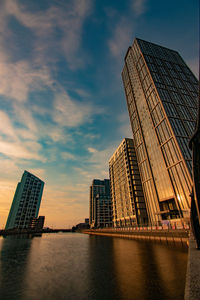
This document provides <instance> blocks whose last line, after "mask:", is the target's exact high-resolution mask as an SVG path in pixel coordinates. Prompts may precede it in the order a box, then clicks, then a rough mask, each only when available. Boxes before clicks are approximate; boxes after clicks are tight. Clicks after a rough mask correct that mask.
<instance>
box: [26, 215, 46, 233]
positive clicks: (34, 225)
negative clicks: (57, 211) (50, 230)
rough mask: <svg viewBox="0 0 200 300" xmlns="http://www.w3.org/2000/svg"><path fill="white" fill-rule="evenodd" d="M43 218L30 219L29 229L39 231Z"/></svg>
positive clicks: (42, 224)
mask: <svg viewBox="0 0 200 300" xmlns="http://www.w3.org/2000/svg"><path fill="white" fill-rule="evenodd" d="M44 220H45V216H39V217H38V218H35V217H33V218H31V219H30V223H29V228H30V229H33V230H41V229H43V227H44Z"/></svg>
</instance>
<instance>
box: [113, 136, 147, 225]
mask: <svg viewBox="0 0 200 300" xmlns="http://www.w3.org/2000/svg"><path fill="white" fill-rule="evenodd" d="M109 173H110V186H111V196H112V205H113V224H114V227H124V226H137V225H144V224H147V223H148V217H147V211H146V205H145V200H144V194H143V190H142V183H141V179H140V173H139V169H138V163H137V158H136V153H135V148H134V144H133V140H132V139H128V138H125V139H123V141H122V142H121V144H120V145H119V147H118V148H117V150H116V151H115V153H114V154H113V156H112V157H111V159H110V161H109Z"/></svg>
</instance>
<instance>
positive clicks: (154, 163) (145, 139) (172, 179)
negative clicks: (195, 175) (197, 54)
mask: <svg viewBox="0 0 200 300" xmlns="http://www.w3.org/2000/svg"><path fill="white" fill-rule="evenodd" d="M122 78H123V84H124V89H125V94H126V100H127V105H128V111H129V117H130V121H131V126H132V131H133V140H134V146H135V150H136V155H137V161H138V166H139V171H140V175H141V181H142V186H143V191H144V196H145V201H146V206H147V211H148V216H149V220H150V222H151V223H154V222H157V221H160V220H162V219H169V220H170V219H174V218H182V217H183V218H188V217H189V207H190V193H191V190H192V176H191V175H192V153H191V151H190V149H189V147H188V141H189V138H190V136H191V135H192V133H193V131H194V129H195V122H196V117H197V103H198V81H197V79H196V78H195V76H194V75H193V73H192V72H191V71H190V69H189V68H188V67H187V65H186V64H185V62H184V61H183V59H182V58H181V56H180V55H179V54H178V52H176V51H174V50H170V49H167V48H165V47H161V46H158V45H155V44H152V43H149V42H146V41H143V40H141V39H135V41H134V43H133V45H132V47H129V49H128V51H127V54H126V56H125V65H124V68H123V71H122Z"/></svg>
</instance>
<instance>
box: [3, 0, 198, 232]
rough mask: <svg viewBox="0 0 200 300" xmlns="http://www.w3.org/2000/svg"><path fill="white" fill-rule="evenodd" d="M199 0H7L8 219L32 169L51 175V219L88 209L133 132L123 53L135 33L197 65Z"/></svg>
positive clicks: (67, 219)
mask: <svg viewBox="0 0 200 300" xmlns="http://www.w3.org/2000/svg"><path fill="white" fill-rule="evenodd" d="M198 2H199V1H198V0H190V1H188V0H168V1H159V0H146V1H145V0H28V1H27V0H18V1H17V0H1V1H0V228H2V227H4V226H5V222H6V219H7V216H8V213H9V209H10V205H11V203H12V200H13V195H14V192H15V189H16V185H17V182H18V181H20V179H21V176H22V173H23V171H24V170H28V171H30V172H32V173H33V174H34V175H36V176H39V177H40V178H41V179H42V180H44V181H45V188H44V193H43V198H42V202H41V208H40V215H45V216H46V223H45V226H51V227H52V226H53V227H54V228H59V227H69V226H72V225H74V224H76V223H79V222H82V221H84V218H86V217H88V215H89V186H90V184H91V182H92V180H93V179H94V178H98V179H104V178H108V160H109V158H110V157H111V155H112V153H113V152H114V150H115V149H116V147H117V146H118V145H119V144H120V142H121V140H122V139H123V138H124V137H131V131H130V126H129V118H128V112H127V107H126V101H125V96H124V92H123V86H122V80H121V71H122V67H123V59H124V56H125V54H126V50H127V48H128V46H129V45H131V44H132V42H133V40H134V38H135V37H138V38H141V39H144V40H147V41H150V42H154V43H157V44H160V45H162V46H166V47H168V48H171V49H174V50H177V51H178V52H179V53H180V55H181V56H182V57H183V58H184V60H185V61H186V63H187V64H188V65H189V67H190V68H191V69H192V71H193V72H194V74H195V75H196V76H197V74H198V65H199V62H198V47H199V40H198V26H199V25H198V24H199V21H198Z"/></svg>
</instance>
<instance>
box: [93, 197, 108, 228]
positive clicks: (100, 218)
mask: <svg viewBox="0 0 200 300" xmlns="http://www.w3.org/2000/svg"><path fill="white" fill-rule="evenodd" d="M96 227H97V228H104V227H112V201H111V197H110V195H99V194H98V195H97V196H96Z"/></svg>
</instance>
